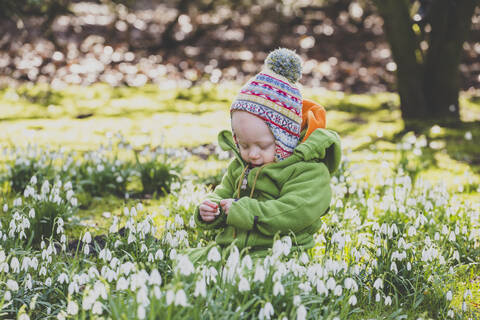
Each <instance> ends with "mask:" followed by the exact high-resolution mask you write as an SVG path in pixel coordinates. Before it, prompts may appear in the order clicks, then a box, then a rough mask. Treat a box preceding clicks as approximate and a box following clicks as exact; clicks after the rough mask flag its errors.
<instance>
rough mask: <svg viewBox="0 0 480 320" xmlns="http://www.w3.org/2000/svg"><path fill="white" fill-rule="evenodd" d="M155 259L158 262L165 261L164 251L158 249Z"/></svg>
mask: <svg viewBox="0 0 480 320" xmlns="http://www.w3.org/2000/svg"><path fill="white" fill-rule="evenodd" d="M155 259H156V260H163V251H162V249H158V250H157V252H156V253H155Z"/></svg>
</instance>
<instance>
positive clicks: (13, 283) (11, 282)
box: [7, 279, 18, 291]
mask: <svg viewBox="0 0 480 320" xmlns="http://www.w3.org/2000/svg"><path fill="white" fill-rule="evenodd" d="M7 288H8V290H11V291H17V290H18V283H17V282H16V281H15V280H12V279H8V280H7Z"/></svg>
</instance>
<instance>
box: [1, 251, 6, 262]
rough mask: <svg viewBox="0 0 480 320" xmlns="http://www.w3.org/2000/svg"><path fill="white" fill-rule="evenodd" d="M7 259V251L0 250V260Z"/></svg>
mask: <svg viewBox="0 0 480 320" xmlns="http://www.w3.org/2000/svg"><path fill="white" fill-rule="evenodd" d="M6 259H7V257H6V255H5V251H3V250H0V262H4V261H5V260H6Z"/></svg>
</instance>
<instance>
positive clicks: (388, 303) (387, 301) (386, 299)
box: [385, 296, 392, 306]
mask: <svg viewBox="0 0 480 320" xmlns="http://www.w3.org/2000/svg"><path fill="white" fill-rule="evenodd" d="M385 305H386V306H390V305H392V298H391V297H390V296H388V297H386V298H385Z"/></svg>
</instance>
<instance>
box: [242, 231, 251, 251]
mask: <svg viewBox="0 0 480 320" xmlns="http://www.w3.org/2000/svg"><path fill="white" fill-rule="evenodd" d="M248 237H250V230H248V231H247V236H246V237H245V245H244V246H243V247H244V248H246V247H247V243H248Z"/></svg>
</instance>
